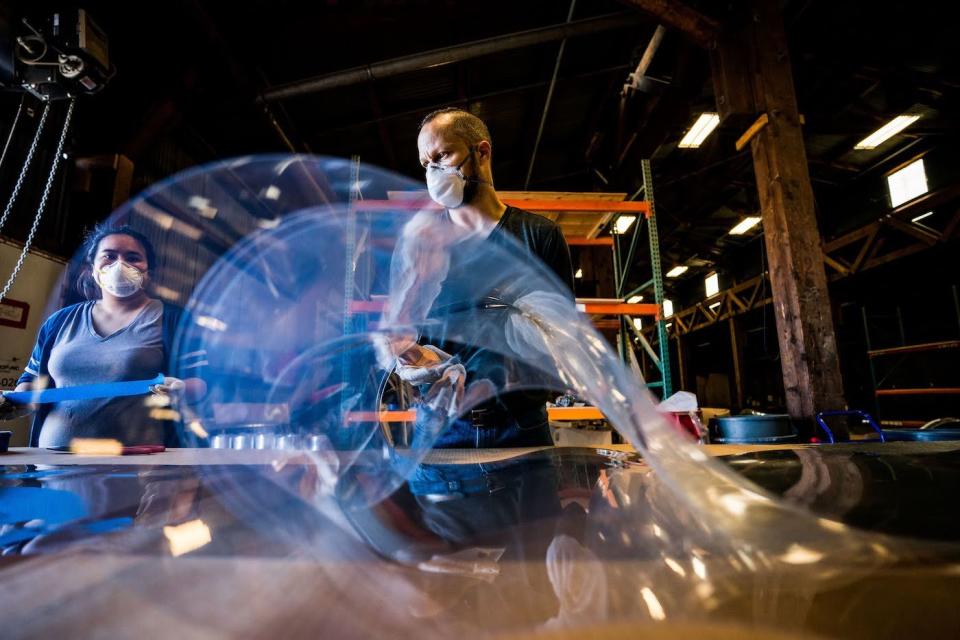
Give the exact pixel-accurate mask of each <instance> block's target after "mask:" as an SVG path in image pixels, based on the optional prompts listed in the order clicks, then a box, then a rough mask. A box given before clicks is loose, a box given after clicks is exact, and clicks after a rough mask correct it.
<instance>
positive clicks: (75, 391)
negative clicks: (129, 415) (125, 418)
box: [3, 373, 163, 404]
mask: <svg viewBox="0 0 960 640" xmlns="http://www.w3.org/2000/svg"><path fill="white" fill-rule="evenodd" d="M155 384H163V374H162V373H159V374H157V377H156V378H152V379H150V380H129V381H126V382H103V383H99V384H82V385H78V386H76V387H63V388H62V389H61V388H54V389H43V390H42V391H4V392H3V397H5V398H6V399H7V400H9V401H10V402H16V403H17V404H49V403H51V402H63V401H65V400H90V399H92V398H119V397H120V396H140V395H145V394H147V393H150V387H152V386H153V385H155Z"/></svg>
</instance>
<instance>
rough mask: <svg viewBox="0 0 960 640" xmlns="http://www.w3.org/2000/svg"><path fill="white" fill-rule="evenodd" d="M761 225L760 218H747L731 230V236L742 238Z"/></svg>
mask: <svg viewBox="0 0 960 640" xmlns="http://www.w3.org/2000/svg"><path fill="white" fill-rule="evenodd" d="M758 224H760V216H747V217H746V218H744V219H743V220H741V221H740V222H738V223H737V224H736V226H734V227H733V229H730V235H732V236H742V235H743V234H745V233H746V232H747V231H750V229H753V228H754V227H755V226H757V225H758Z"/></svg>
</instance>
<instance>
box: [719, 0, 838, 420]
mask: <svg viewBox="0 0 960 640" xmlns="http://www.w3.org/2000/svg"><path fill="white" fill-rule="evenodd" d="M750 6H751V12H752V15H753V20H752V21H751V22H750V23H749V24H747V25H746V26H745V27H744V31H743V33H742V34H740V35H742V37H740V38H737V40H739V41H740V42H741V43H742V44H743V45H745V46H746V50H747V62H748V64H747V65H745V66H743V67H741V68H740V69H730V68H727V69H725V73H726V74H727V75H735V74H737V73H741V74H747V78H745V79H744V81H745V83H747V84H749V86H750V92H751V95H752V98H753V103H754V104H753V106H754V112H755V113H766V114H767V115H768V120H769V122H768V123H767V125H766V126H765V127H763V129H762V130H760V131H759V132H758V133H757V135H755V136H754V138H753V140H752V141H751V142H750V148H751V152H752V155H753V164H754V172H755V174H756V181H757V190H758V192H759V196H760V204H761V217H762V218H763V229H764V240H765V242H766V247H767V255H768V256H769V264H770V284H771V287H770V288H771V291H772V294H773V301H774V310H775V314H776V321H777V338H778V341H779V343H780V358H781V368H782V371H783V380H784V385H783V386H784V391H785V393H786V401H787V411H788V412H789V413H790V415H791V416H793V417H794V418H800V419H811V418H812V417H813V416H814V414H816V413H817V411H822V410H827V409H837V408H842V407H844V406H845V401H844V398H843V382H842V379H841V377H840V361H839V357H838V354H837V341H836V337H835V335H834V328H833V318H832V314H831V311H830V298H829V294H828V292H827V276H826V271H825V269H824V260H823V250H822V243H821V240H820V233H819V230H818V229H817V220H816V216H815V214H814V207H813V189H812V187H811V185H810V173H809V169H808V165H807V155H806V150H805V148H804V143H803V132H802V130H801V127H800V114H799V112H798V110H797V98H796V93H795V90H794V86H793V73H792V70H791V67H790V56H789V54H788V47H787V37H786V31H785V29H784V26H783V16H782V15H781V13H780V8H779V3H778V2H777V0H752V1H751V3H750ZM726 40H728V39H726V38H725V41H726ZM721 46H725V45H723V44H722V45H721ZM721 64H722V59H721Z"/></svg>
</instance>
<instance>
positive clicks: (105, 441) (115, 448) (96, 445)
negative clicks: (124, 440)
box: [70, 438, 123, 456]
mask: <svg viewBox="0 0 960 640" xmlns="http://www.w3.org/2000/svg"><path fill="white" fill-rule="evenodd" d="M70 451H71V452H72V453H77V454H79V455H81V456H119V455H123V444H121V443H120V441H119V440H113V439H111V438H74V439H73V440H71V441H70Z"/></svg>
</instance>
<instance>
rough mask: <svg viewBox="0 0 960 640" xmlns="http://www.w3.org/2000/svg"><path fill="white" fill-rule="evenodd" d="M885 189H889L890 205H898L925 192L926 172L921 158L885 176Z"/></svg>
mask: <svg viewBox="0 0 960 640" xmlns="http://www.w3.org/2000/svg"><path fill="white" fill-rule="evenodd" d="M887 189H888V190H889V191H890V206H892V207H899V206H900V205H902V204H903V203H904V202H909V201H910V200H913V199H914V198H916V197H917V196H922V195H923V194H925V193H926V192H927V190H928V189H927V172H926V170H925V169H924V168H923V158H920V159H919V160H915V161H913V162H911V163H910V164H908V165H907V166H905V167H904V168H903V169H900V170H899V171H894V172H893V173H891V174H890V175H888V176H887Z"/></svg>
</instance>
